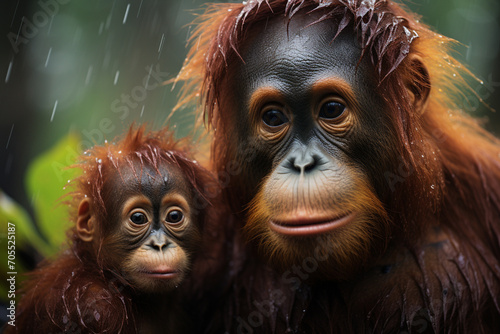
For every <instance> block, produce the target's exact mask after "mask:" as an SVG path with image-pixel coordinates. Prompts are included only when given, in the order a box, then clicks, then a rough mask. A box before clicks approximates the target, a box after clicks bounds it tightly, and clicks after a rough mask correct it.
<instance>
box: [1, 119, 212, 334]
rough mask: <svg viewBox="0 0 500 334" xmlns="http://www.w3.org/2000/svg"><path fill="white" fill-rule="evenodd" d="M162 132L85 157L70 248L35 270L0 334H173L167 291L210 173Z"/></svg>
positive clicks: (194, 239)
mask: <svg viewBox="0 0 500 334" xmlns="http://www.w3.org/2000/svg"><path fill="white" fill-rule="evenodd" d="M166 137H167V136H166V135H165V132H160V133H149V134H145V133H144V128H143V127H142V128H139V129H138V130H134V129H131V130H130V131H129V133H128V135H127V136H126V138H125V139H124V140H122V141H120V142H118V143H117V144H106V145H104V146H96V147H94V148H93V149H92V150H91V151H89V152H87V153H86V154H84V156H83V158H82V162H81V164H80V165H78V167H80V168H81V169H82V170H83V173H82V175H81V176H80V177H79V178H78V179H76V180H75V182H76V188H77V191H76V193H74V194H71V196H72V198H73V199H74V201H75V204H74V206H73V207H74V209H76V217H77V218H76V224H75V226H74V227H73V228H72V229H71V231H70V237H71V241H72V242H71V249H70V250H69V251H66V252H64V253H63V254H62V255H60V256H59V257H58V258H57V259H56V260H55V261H53V262H50V263H46V264H44V265H42V266H40V267H39V268H38V269H36V270H35V272H33V273H32V274H31V276H30V279H29V280H28V282H27V283H26V285H25V287H24V290H23V293H24V295H23V297H22V299H21V301H20V306H19V313H18V315H17V319H16V320H17V321H16V327H8V329H7V333H12V332H17V333H23V334H25V333H68V332H69V333H166V332H168V333H177V332H181V331H182V330H183V329H184V328H183V327H185V326H186V321H182V317H183V316H184V313H183V311H182V310H181V309H182V301H180V299H182V298H178V297H176V296H177V294H179V293H180V292H179V291H178V290H179V289H176V288H177V286H178V284H179V283H181V281H183V279H184V278H185V277H186V274H187V273H188V272H189V271H190V269H191V265H192V262H193V259H194V256H195V254H196V251H197V250H198V248H199V247H198V245H199V244H200V240H201V239H200V235H201V229H202V226H204V221H205V218H206V212H205V211H206V208H208V207H209V205H208V203H207V202H206V198H207V196H206V194H204V193H202V192H203V191H205V189H206V188H207V187H206V182H208V180H210V174H209V173H208V172H207V171H206V170H204V169H203V168H202V167H201V166H199V165H198V164H197V163H196V162H193V161H192V160H190V159H188V158H187V157H186V155H185V151H186V149H185V148H184V147H178V145H179V144H178V143H175V142H174V141H173V140H172V139H171V138H170V139H169V138H166Z"/></svg>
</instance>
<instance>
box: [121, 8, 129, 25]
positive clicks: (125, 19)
mask: <svg viewBox="0 0 500 334" xmlns="http://www.w3.org/2000/svg"><path fill="white" fill-rule="evenodd" d="M129 9H130V4H127V9H125V15H124V16H123V24H125V22H127V16H128V11H129Z"/></svg>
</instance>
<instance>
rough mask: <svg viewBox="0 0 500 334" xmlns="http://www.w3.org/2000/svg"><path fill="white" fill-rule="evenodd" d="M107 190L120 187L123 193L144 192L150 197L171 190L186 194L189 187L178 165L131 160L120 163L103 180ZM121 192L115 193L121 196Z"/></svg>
mask: <svg viewBox="0 0 500 334" xmlns="http://www.w3.org/2000/svg"><path fill="white" fill-rule="evenodd" d="M105 188H108V189H107V190H108V192H113V189H121V192H123V193H124V194H125V195H127V196H129V195H132V194H144V195H146V196H150V197H153V196H154V197H158V196H162V194H165V193H167V192H170V191H172V190H175V191H178V192H181V193H183V194H185V195H187V194H188V193H189V192H190V187H189V185H188V182H187V180H186V178H185V177H184V175H183V174H182V172H181V170H180V169H179V166H177V165H174V164H169V163H166V162H161V163H159V164H158V165H156V166H151V165H149V164H143V163H139V162H136V161H135V162H133V163H132V164H126V165H120V166H118V168H117V169H116V170H115V173H112V177H111V178H109V179H108V180H107V181H106V182H105ZM121 195H122V194H116V196H121Z"/></svg>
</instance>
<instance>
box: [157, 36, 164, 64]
mask: <svg viewBox="0 0 500 334" xmlns="http://www.w3.org/2000/svg"><path fill="white" fill-rule="evenodd" d="M163 41H165V34H161V41H160V46H159V47H158V59H160V56H161V49H162V48H163Z"/></svg>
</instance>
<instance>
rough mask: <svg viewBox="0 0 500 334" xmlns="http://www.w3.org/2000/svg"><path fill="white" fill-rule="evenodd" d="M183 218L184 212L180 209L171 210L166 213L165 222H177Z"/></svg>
mask: <svg viewBox="0 0 500 334" xmlns="http://www.w3.org/2000/svg"><path fill="white" fill-rule="evenodd" d="M183 219H184V214H183V213H182V211H180V210H172V211H170V212H169V213H167V219H166V221H167V223H170V224H177V223H180V222H181V221H182V220H183Z"/></svg>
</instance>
